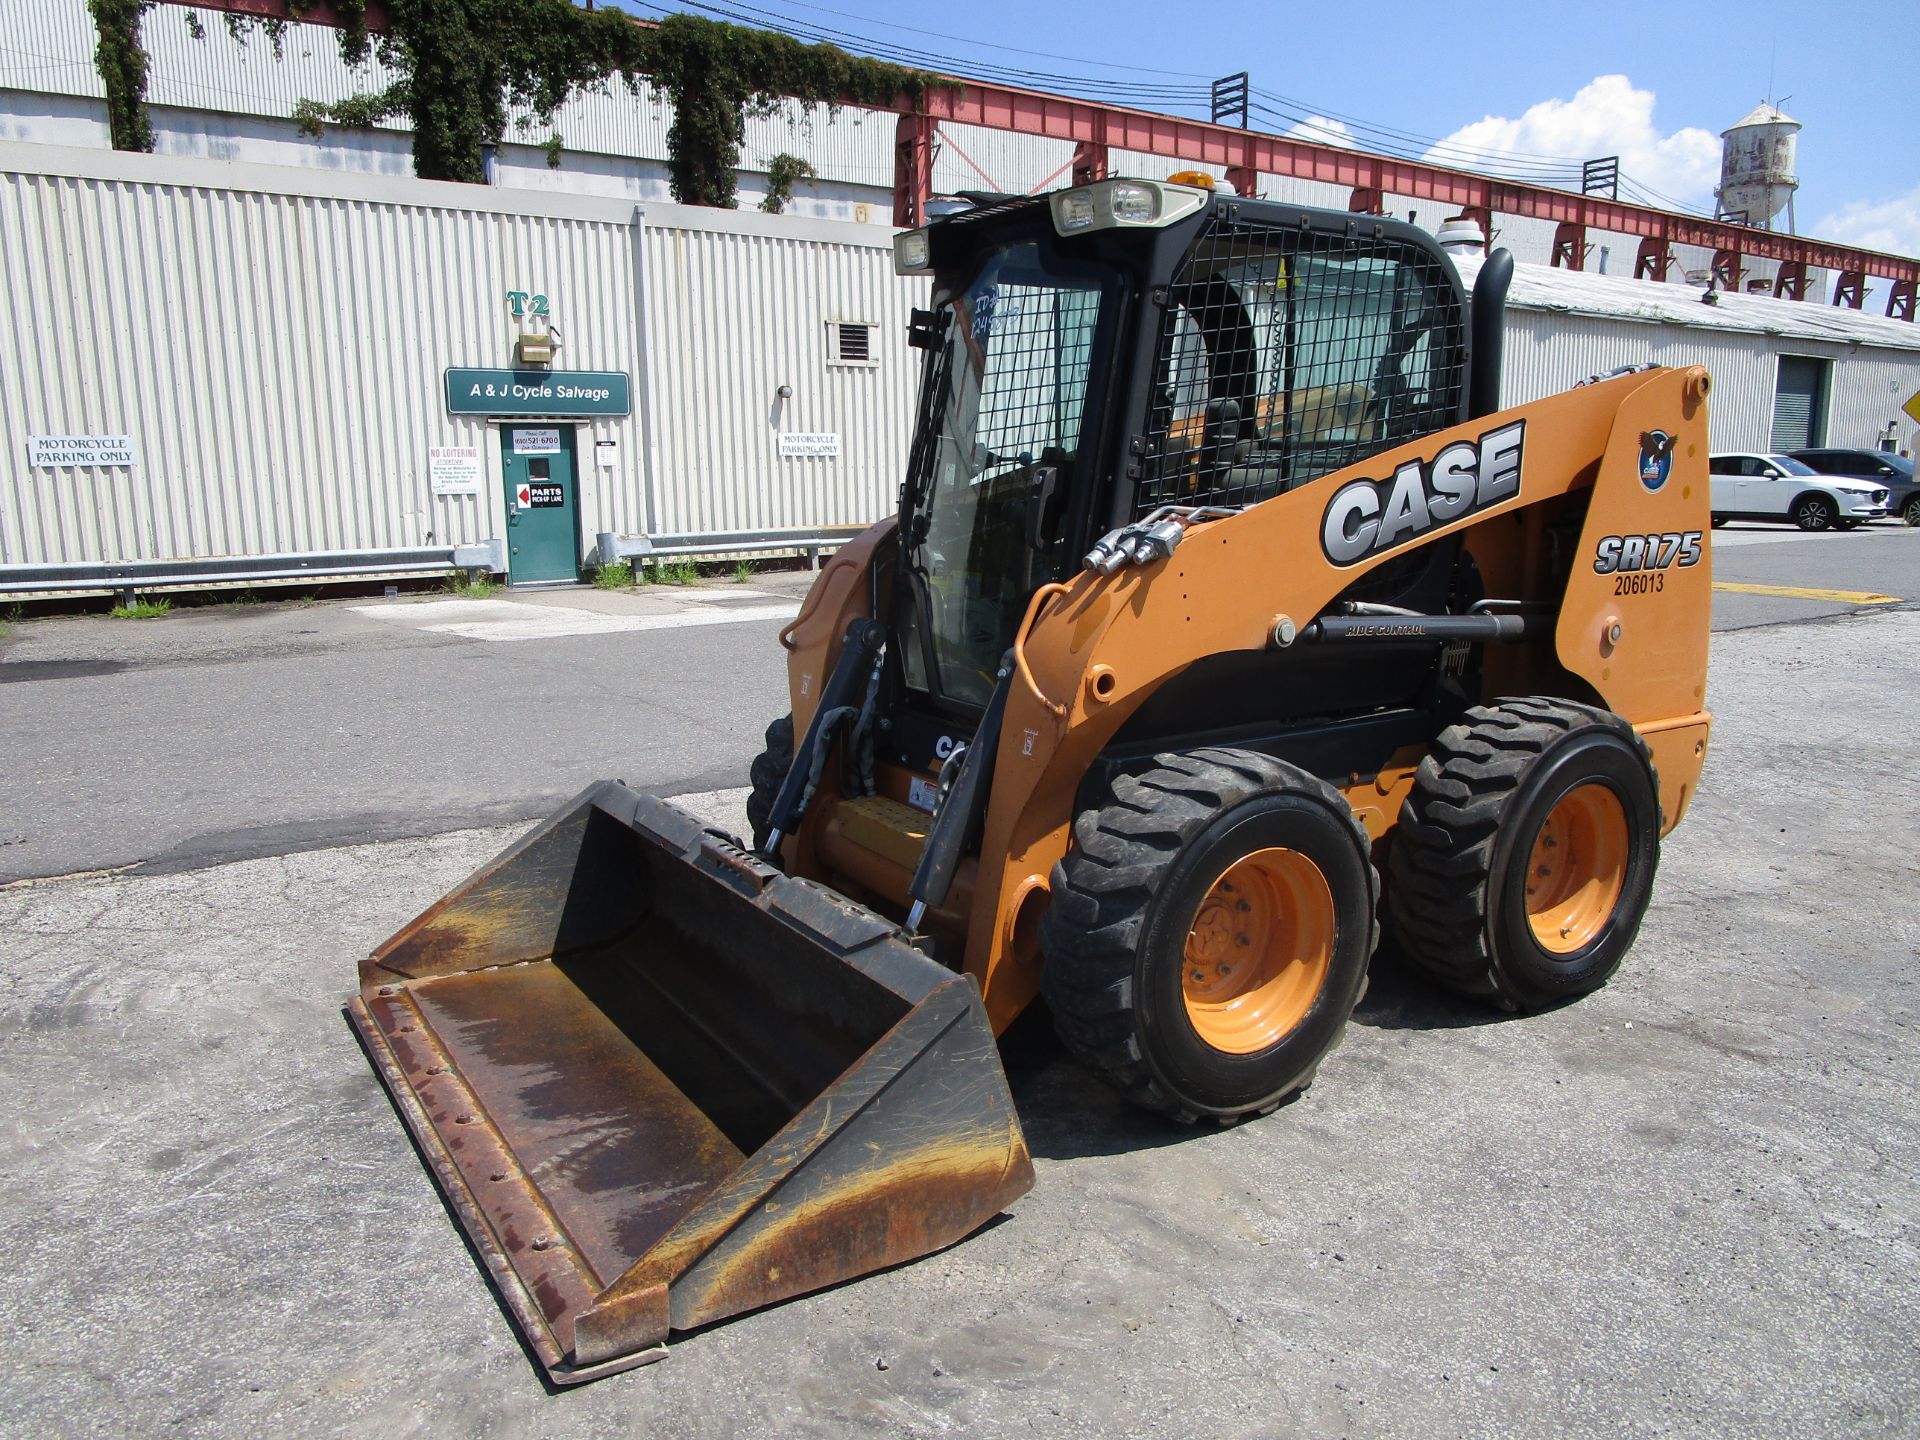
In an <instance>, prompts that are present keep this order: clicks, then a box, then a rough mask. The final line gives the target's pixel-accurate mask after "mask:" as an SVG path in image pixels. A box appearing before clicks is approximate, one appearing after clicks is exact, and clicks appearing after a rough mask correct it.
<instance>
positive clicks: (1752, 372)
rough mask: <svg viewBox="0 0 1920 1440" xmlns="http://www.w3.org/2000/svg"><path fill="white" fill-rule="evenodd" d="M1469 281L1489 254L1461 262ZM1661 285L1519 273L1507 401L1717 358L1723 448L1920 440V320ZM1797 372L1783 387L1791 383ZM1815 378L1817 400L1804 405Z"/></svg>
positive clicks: (1716, 405)
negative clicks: (1630, 368)
mask: <svg viewBox="0 0 1920 1440" xmlns="http://www.w3.org/2000/svg"><path fill="white" fill-rule="evenodd" d="M1459 264H1460V270H1461V276H1462V278H1463V279H1464V280H1466V281H1467V283H1468V284H1469V285H1471V284H1472V281H1473V277H1474V275H1476V274H1477V273H1478V262H1477V261H1474V260H1471V259H1462V260H1460V262H1459ZM1705 295H1706V292H1705V291H1704V290H1697V289H1694V288H1693V287H1691V286H1684V285H1651V284H1647V283H1646V282H1644V281H1638V280H1625V279H1616V278H1611V277H1608V276H1604V275H1586V274H1575V273H1573V272H1571V271H1567V270H1554V269H1549V268H1547V267H1544V266H1538V265H1520V266H1516V267H1515V270H1514V280H1513V288H1512V290H1511V292H1510V293H1509V296H1508V309H1507V341H1506V371H1505V375H1504V378H1503V383H1502V392H1503V393H1502V397H1501V398H1502V400H1503V401H1504V402H1505V403H1506V404H1509V405H1517V404H1520V403H1522V402H1524V401H1527V400H1534V399H1538V398H1539V397H1541V396H1543V395H1551V394H1553V393H1555V392H1556V391H1560V390H1564V389H1566V388H1567V387H1568V386H1570V385H1575V384H1578V383H1579V382H1580V381H1581V380H1584V379H1586V378H1587V377H1588V376H1590V375H1597V374H1601V373H1603V372H1605V371H1607V370H1611V369H1614V368H1615V367H1617V366H1620V365H1645V364H1660V365H1705V366H1706V367H1707V368H1708V369H1709V370H1711V371H1712V372H1713V377H1714V388H1713V404H1712V406H1711V407H1710V411H1711V413H1710V420H1709V423H1710V425H1711V432H1712V437H1713V445H1714V448H1715V449H1719V450H1775V449H1800V448H1806V447H1809V446H1818V445H1836V446H1858V447H1871V446H1874V445H1876V444H1878V443H1879V442H1880V441H1881V440H1882V439H1883V438H1889V437H1890V438H1892V439H1893V440H1894V441H1895V442H1896V443H1897V444H1898V445H1900V446H1902V447H1904V448H1906V449H1908V450H1910V451H1911V450H1913V449H1915V448H1916V442H1920V432H1917V431H1916V428H1915V425H1914V422H1913V420H1912V417H1910V416H1908V415H1906V414H1904V413H1903V412H1902V410H1901V407H1902V405H1904V404H1905V403H1906V401H1907V400H1908V399H1909V398H1910V397H1912V396H1913V395H1914V393H1915V392H1916V391H1920V327H1915V326H1914V325H1911V324H1909V323H1907V322H1905V321H1901V320H1889V319H1887V318H1885V317H1883V316H1878V315H1867V314H1862V313H1861V312H1859V311H1856V310H1849V309H1846V308H1843V307H1839V306H1824V305H1812V304H1807V303H1804V302H1795V301H1790V300H1775V299H1772V298H1771V297H1767V296H1757V295H1740V294H1733V293H1720V292H1716V293H1715V294H1714V297H1713V301H1714V303H1712V304H1707V303H1706V302H1705ZM1783 380H1784V384H1783ZM1802 383H1810V385H1811V387H1812V394H1811V397H1810V399H1811V403H1810V404H1806V405H1804V406H1797V405H1795V404H1794V403H1793V402H1794V399H1795V398H1796V396H1797V395H1799V394H1800V393H1801V391H1800V389H1799V387H1800V385H1801V384H1802Z"/></svg>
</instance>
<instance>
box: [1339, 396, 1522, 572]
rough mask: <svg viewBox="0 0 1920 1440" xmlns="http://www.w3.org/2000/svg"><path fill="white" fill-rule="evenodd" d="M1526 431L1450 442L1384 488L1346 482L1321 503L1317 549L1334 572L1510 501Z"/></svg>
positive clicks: (1509, 428)
mask: <svg viewBox="0 0 1920 1440" xmlns="http://www.w3.org/2000/svg"><path fill="white" fill-rule="evenodd" d="M1526 428H1527V422H1526V421H1524V420H1515V421H1514V422H1513V423H1512V424H1509V425H1502V426H1501V427H1500V428H1499V429H1498V430H1489V431H1488V432H1487V433H1486V434H1484V435H1482V436H1481V437H1480V438H1479V439H1478V440H1456V441H1455V442H1454V443H1453V444H1451V445H1449V446H1447V447H1446V448H1445V449H1444V450H1442V451H1441V452H1440V453H1439V454H1438V455H1436V456H1434V457H1433V459H1432V460H1430V461H1420V460H1409V461H1407V462H1406V464H1404V465H1402V466H1400V467H1399V468H1398V469H1396V470H1395V471H1394V472H1393V478H1392V479H1390V480H1349V481H1348V482H1347V483H1346V484H1345V485H1342V486H1341V487H1340V488H1339V489H1338V490H1336V491H1334V492H1333V499H1331V500H1329V501H1328V502H1327V513H1326V515H1325V516H1324V517H1323V518H1322V520H1321V522H1320V548H1321V549H1322V550H1324V551H1325V552H1326V556H1327V559H1329V560H1331V561H1332V562H1333V563H1334V564H1335V565H1357V564H1359V563H1360V562H1361V561H1362V560H1368V559H1371V558H1372V557H1373V556H1375V555H1383V554H1385V553H1386V552H1387V551H1389V550H1396V549H1398V548H1399V547H1400V546H1402V545H1405V544H1406V543H1407V542H1408V541H1410V540H1418V539H1419V538H1420V537H1421V536H1422V535H1425V534H1426V533H1427V532H1428V531H1429V530H1434V529H1438V528H1439V527H1440V526H1442V525H1450V524H1452V523H1453V522H1454V521H1455V520H1459V519H1461V518H1463V517H1465V516H1468V515H1473V514H1476V513H1478V512H1479V511H1482V510H1487V509H1490V508H1492V507H1493V506H1495V505H1498V504H1500V503H1501V502H1502V501H1506V500H1511V499H1513V497H1514V496H1516V495H1518V494H1519V493H1520V452H1521V447H1522V445H1523V443H1524V441H1525V439H1526Z"/></svg>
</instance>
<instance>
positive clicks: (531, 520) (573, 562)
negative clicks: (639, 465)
mask: <svg viewBox="0 0 1920 1440" xmlns="http://www.w3.org/2000/svg"><path fill="white" fill-rule="evenodd" d="M500 470H501V473H502V474H503V475H504V476H505V477H506V482H507V581H508V583H509V584H513V585H552V584H555V583H572V582H573V581H576V580H578V579H579V578H580V524H579V521H578V520H577V519H576V518H575V509H574V507H575V499H574V485H573V477H574V467H573V429H572V427H571V426H566V425H562V426H559V427H557V428H556V427H554V426H544V425H502V426H501V427H500Z"/></svg>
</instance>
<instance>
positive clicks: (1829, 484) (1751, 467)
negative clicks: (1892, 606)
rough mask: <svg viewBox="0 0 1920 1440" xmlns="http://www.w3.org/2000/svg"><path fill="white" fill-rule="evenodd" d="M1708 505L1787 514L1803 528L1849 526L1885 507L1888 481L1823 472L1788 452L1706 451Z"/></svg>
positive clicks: (1716, 518) (1716, 512)
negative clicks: (1781, 453) (1880, 483)
mask: <svg viewBox="0 0 1920 1440" xmlns="http://www.w3.org/2000/svg"><path fill="white" fill-rule="evenodd" d="M1707 471H1708V474H1709V479H1708V484H1707V488H1708V494H1709V499H1708V502H1707V503H1708V506H1709V508H1710V509H1711V510H1712V511H1713V523H1714V527H1715V528H1716V529H1717V528H1719V527H1720V526H1722V525H1724V524H1726V523H1727V521H1729V520H1785V521H1790V522H1791V523H1793V524H1795V525H1798V526H1799V527H1800V528H1801V529H1802V530H1830V529H1832V528H1833V527H1834V526H1836V525H1837V526H1839V527H1840V528H1841V529H1842V530H1851V529H1853V527H1854V526H1856V525H1864V524H1865V523H1866V522H1867V521H1869V520H1878V519H1880V518H1881V517H1882V516H1884V515H1885V514H1886V513H1887V487H1886V486H1884V485H1875V484H1873V483H1872V482H1871V481H1867V480H1853V479H1849V478H1847V477H1845V476H1842V475H1822V474H1821V473H1820V472H1819V471H1817V470H1815V469H1813V468H1812V467H1811V466H1809V465H1803V464H1801V463H1800V462H1799V461H1798V460H1796V459H1794V458H1793V457H1792V456H1791V455H1763V454H1758V453H1754V452H1749V451H1731V452H1728V453H1726V454H1721V455H1709V456H1708V457H1707Z"/></svg>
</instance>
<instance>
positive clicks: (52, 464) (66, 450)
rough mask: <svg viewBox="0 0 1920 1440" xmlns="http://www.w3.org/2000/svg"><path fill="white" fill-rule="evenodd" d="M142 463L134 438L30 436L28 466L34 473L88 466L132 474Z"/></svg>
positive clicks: (138, 447)
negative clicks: (130, 472) (35, 471)
mask: <svg viewBox="0 0 1920 1440" xmlns="http://www.w3.org/2000/svg"><path fill="white" fill-rule="evenodd" d="M139 463H140V446H139V443H138V442H137V441H135V440H134V438H133V437H132V436H131V435H29V436H28V437H27V465H28V467H29V468H30V469H34V470H66V469H79V468H83V467H88V466H99V467H104V468H118V469H123V470H130V469H132V468H133V467H134V466H135V465H138V464H139Z"/></svg>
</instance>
